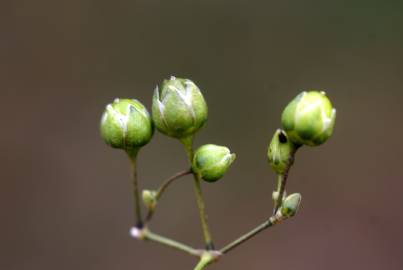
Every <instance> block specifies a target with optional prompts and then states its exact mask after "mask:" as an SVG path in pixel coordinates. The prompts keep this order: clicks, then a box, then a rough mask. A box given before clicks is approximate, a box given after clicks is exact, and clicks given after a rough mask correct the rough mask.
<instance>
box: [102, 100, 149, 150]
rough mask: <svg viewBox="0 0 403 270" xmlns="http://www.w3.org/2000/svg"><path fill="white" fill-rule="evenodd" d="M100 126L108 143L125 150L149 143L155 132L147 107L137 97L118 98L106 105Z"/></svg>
mask: <svg viewBox="0 0 403 270" xmlns="http://www.w3.org/2000/svg"><path fill="white" fill-rule="evenodd" d="M100 128H101V136H102V138H103V139H104V141H105V142H106V143H107V144H109V145H110V146H112V147H114V148H120V149H125V150H132V149H135V148H139V147H141V146H143V145H145V144H147V143H148V142H149V141H150V140H151V137H152V135H153V132H154V129H153V124H152V121H151V117H150V115H149V113H148V111H147V109H146V108H145V107H144V105H143V104H141V103H140V102H139V101H138V100H135V99H118V98H117V99H115V100H114V102H113V103H112V104H109V105H108V106H106V110H105V112H104V113H103V115H102V120H101V127H100Z"/></svg>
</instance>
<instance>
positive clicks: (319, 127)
mask: <svg viewBox="0 0 403 270" xmlns="http://www.w3.org/2000/svg"><path fill="white" fill-rule="evenodd" d="M335 118H336V110H335V109H334V108H333V107H332V104H331V103H330V101H329V99H328V98H327V96H326V95H325V94H324V92H318V91H310V92H303V93H301V94H299V95H298V96H297V97H296V98H294V100H293V101H291V102H290V103H289V104H288V105H287V107H286V108H285V109H284V111H283V114H282V119H281V120H282V126H283V129H278V130H276V132H275V133H274V136H273V137H272V140H271V142H270V145H269V147H268V150H267V157H268V161H269V164H270V166H271V167H272V169H273V170H274V171H275V173H276V174H277V184H276V186H275V188H274V191H273V192H272V194H271V195H272V199H273V202H274V206H273V214H271V215H268V216H266V217H265V219H264V220H263V222H261V223H260V224H258V225H257V226H256V227H254V228H252V229H251V230H249V231H247V232H246V233H244V234H242V235H240V236H239V237H237V238H235V239H234V240H232V241H231V242H229V243H228V244H227V245H225V246H224V247H222V248H220V249H217V248H216V247H215V245H214V241H213V238H212V235H211V233H210V229H209V224H208V218H207V217H208V216H207V212H206V207H205V202H204V198H203V192H202V181H201V179H203V180H205V181H207V182H215V181H217V180H219V179H220V178H222V177H223V176H224V175H225V173H226V172H227V170H228V169H229V167H230V166H231V164H232V163H233V162H234V160H235V158H236V156H235V154H233V153H231V152H230V150H229V149H228V148H227V147H225V146H219V145H214V144H206V145H203V146H201V147H199V148H198V149H197V150H196V151H194V150H193V149H194V148H193V140H194V137H195V133H196V132H197V131H198V130H199V129H200V128H201V127H202V126H203V124H204V123H205V122H206V120H207V105H206V102H205V101H204V98H203V96H202V94H201V93H200V90H199V89H198V87H197V86H196V85H195V84H194V83H193V82H192V81H190V80H187V79H178V78H175V77H172V78H171V79H169V80H164V81H163V83H162V85H161V88H160V89H159V88H158V87H157V89H156V90H155V93H154V96H153V104H152V116H151V117H150V116H149V114H148V112H147V110H146V109H145V107H144V106H143V105H142V104H141V103H140V102H138V101H137V100H130V99H121V100H119V99H116V100H115V101H114V102H113V103H112V104H109V105H108V106H107V108H106V110H105V112H104V115H103V116H102V121H101V136H102V138H103V139H104V140H105V142H106V143H107V144H109V145H111V146H112V147H115V148H120V149H124V150H125V151H126V153H127V154H128V157H129V159H130V162H131V168H132V176H133V187H132V188H133V197H134V210H135V211H134V214H135V220H134V226H133V227H132V228H131V230H130V235H131V236H132V237H133V238H135V239H138V240H142V241H149V242H154V243H158V244H160V245H163V246H166V247H169V248H173V249H176V250H178V251H181V252H184V253H187V254H188V255H190V256H194V257H196V258H197V259H198V263H197V265H196V266H195V268H194V270H204V269H205V268H206V267H208V266H210V265H211V264H212V263H215V262H217V261H218V260H219V259H221V258H222V257H223V256H224V255H226V254H228V253H229V252H230V251H232V250H234V249H235V248H237V247H239V246H240V245H242V244H243V243H245V242H247V241H248V240H249V239H251V238H253V237H255V236H256V235H258V234H260V233H261V232H263V231H264V230H267V229H269V228H271V227H273V226H275V225H277V224H280V223H281V222H282V221H284V220H287V219H288V218H291V217H293V216H294V215H295V214H296V213H297V212H298V210H299V207H300V203H301V195H300V194H299V193H294V194H291V195H288V196H287V192H286V185H287V179H288V175H289V170H290V169H291V167H292V165H293V162H294V159H295V154H296V152H297V150H298V149H299V148H300V147H301V146H302V145H309V146H316V145H320V144H322V143H324V142H325V141H326V140H327V139H328V138H329V137H330V136H331V135H332V132H333V127H334V124H335ZM151 119H152V120H151ZM154 125H155V126H156V127H157V129H158V130H159V131H161V132H162V133H163V134H165V135H168V136H170V137H173V138H176V139H179V141H180V142H181V143H182V144H183V146H184V148H185V151H186V154H187V156H188V160H189V164H188V165H187V168H185V169H184V170H182V171H180V172H178V173H176V174H174V175H172V176H171V177H169V178H167V179H165V180H164V181H163V182H162V183H161V184H160V186H159V187H158V188H157V189H155V190H154V189H152V190H150V189H145V190H143V192H142V194H140V189H139V185H138V180H137V155H138V153H139V149H140V147H141V146H143V145H145V144H146V143H148V142H149V141H150V140H151V137H152V135H153V126H154ZM189 174H192V175H193V178H194V191H195V197H196V203H197V206H198V211H199V216H200V223H201V229H202V235H203V238H204V244H205V246H204V248H202V249H197V248H193V247H191V246H189V245H187V244H184V243H181V242H178V241H176V240H174V239H170V238H167V237H165V236H162V235H160V234H157V233H155V232H153V231H152V230H151V229H150V224H151V221H152V218H153V216H154V213H155V212H156V208H157V206H158V205H159V204H160V199H161V196H162V195H163V194H165V192H166V190H167V189H168V187H170V186H171V185H172V184H173V183H174V182H175V181H176V180H177V179H179V178H182V177H184V176H186V175H189ZM267 195H268V196H270V194H267ZM141 199H142V200H143V203H144V205H145V206H146V207H147V214H146V215H145V216H144V217H143V215H142V212H141V207H140V203H141ZM161 202H162V201H161Z"/></svg>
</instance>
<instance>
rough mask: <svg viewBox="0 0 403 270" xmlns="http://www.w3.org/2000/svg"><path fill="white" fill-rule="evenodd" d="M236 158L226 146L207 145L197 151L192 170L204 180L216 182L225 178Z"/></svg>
mask: <svg viewBox="0 0 403 270" xmlns="http://www.w3.org/2000/svg"><path fill="white" fill-rule="evenodd" d="M235 158H236V155H235V154H231V152H230V150H229V149H228V148H227V147H225V146H219V145H215V144H206V145H203V146H201V147H199V148H198V149H197V150H196V152H195V154H194V157H193V162H192V169H193V171H194V172H195V173H196V174H198V175H200V177H201V178H202V179H203V180H205V181H207V182H215V181H217V180H219V179H220V178H222V177H223V176H224V174H225V173H226V171H227V170H228V168H229V167H230V165H231V164H232V162H234V160H235Z"/></svg>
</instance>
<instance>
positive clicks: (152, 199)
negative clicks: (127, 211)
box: [142, 189, 157, 209]
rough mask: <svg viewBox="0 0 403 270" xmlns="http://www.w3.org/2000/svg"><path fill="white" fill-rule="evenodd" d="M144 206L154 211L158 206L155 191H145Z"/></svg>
mask: <svg viewBox="0 0 403 270" xmlns="http://www.w3.org/2000/svg"><path fill="white" fill-rule="evenodd" d="M142 197H143V202H144V205H145V206H146V207H147V208H148V209H154V208H155V206H156V204H157V192H156V191H155V190H147V189H145V190H143V193H142Z"/></svg>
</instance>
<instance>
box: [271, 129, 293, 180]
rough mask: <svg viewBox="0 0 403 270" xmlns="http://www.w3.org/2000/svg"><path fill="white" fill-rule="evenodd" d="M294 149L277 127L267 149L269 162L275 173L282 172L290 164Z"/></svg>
mask: <svg viewBox="0 0 403 270" xmlns="http://www.w3.org/2000/svg"><path fill="white" fill-rule="evenodd" d="M295 151H296V146H295V144H294V143H293V142H292V141H291V140H289V139H288V136H287V134H286V133H285V132H284V131H283V130H281V129H277V130H276V132H275V133H274V136H273V139H272V140H271V142H270V145H269V149H268V151H267V157H268V159H269V163H270V165H271V167H272V168H273V170H274V171H275V172H276V173H277V174H284V172H285V171H286V170H287V168H289V167H290V166H291V165H292V154H293V152H295Z"/></svg>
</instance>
